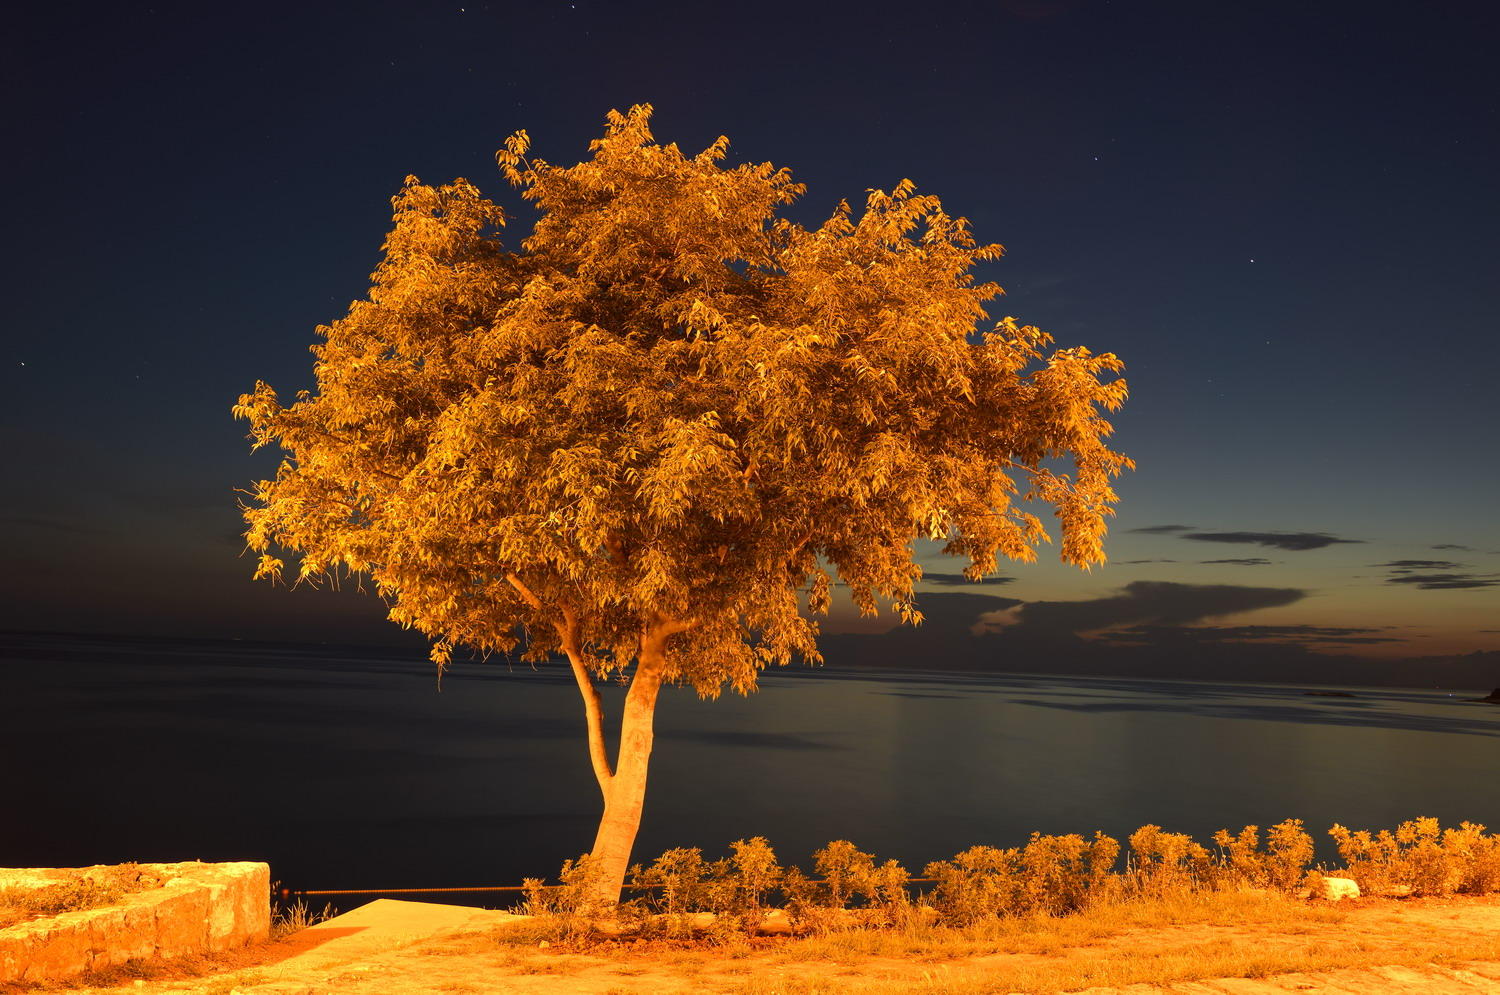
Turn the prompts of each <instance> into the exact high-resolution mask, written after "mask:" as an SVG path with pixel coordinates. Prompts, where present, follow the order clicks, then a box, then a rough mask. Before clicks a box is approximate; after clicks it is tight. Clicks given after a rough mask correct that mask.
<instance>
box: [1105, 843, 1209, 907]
mask: <svg viewBox="0 0 1500 995" xmlns="http://www.w3.org/2000/svg"><path fill="white" fill-rule="evenodd" d="M1126 875H1127V878H1128V882H1129V887H1130V889H1131V890H1132V891H1134V892H1136V893H1137V894H1142V895H1163V894H1166V893H1167V892H1170V891H1175V890H1178V889H1181V888H1196V887H1200V886H1202V885H1204V884H1208V883H1210V882H1211V881H1212V880H1213V877H1214V866H1213V860H1212V859H1211V858H1210V857H1209V855H1208V851H1207V850H1205V849H1204V848H1203V847H1201V846H1199V845H1198V844H1197V843H1195V842H1193V838H1192V837H1191V836H1188V835H1187V834H1186V833H1164V832H1162V830H1161V827H1160V826H1142V827H1141V828H1139V829H1137V830H1136V831H1135V832H1133V833H1131V834H1130V863H1129V866H1128V868H1127V870H1126Z"/></svg>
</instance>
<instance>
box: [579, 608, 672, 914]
mask: <svg viewBox="0 0 1500 995" xmlns="http://www.w3.org/2000/svg"><path fill="white" fill-rule="evenodd" d="M684 628H685V626H683V625H682V624H681V623H674V622H664V621H657V622H655V623H653V624H652V625H651V626H650V627H649V628H648V629H647V630H646V631H645V633H643V634H642V636H641V652H640V656H639V657H638V658H637V660H636V666H635V674H634V675H633V676H632V677H631V679H630V690H629V691H628V692H627V693H626V695H625V711H624V713H623V714H622V715H621V717H620V747H619V750H618V751H617V752H616V754H615V770H614V775H613V776H612V777H610V779H609V783H608V787H607V788H606V789H605V792H604V816H603V817H602V818H601V819H600V820H599V830H598V832H597V833H596V834H595V836H594V847H593V849H592V850H591V851H590V852H589V884H588V896H587V897H588V900H589V901H591V902H597V903H605V904H608V905H616V904H618V903H619V901H620V891H621V889H623V888H624V886H625V872H626V871H627V870H628V869H629V867H630V853H631V850H632V849H633V848H634V847H635V835H636V832H637V831H638V830H639V829H640V827H641V812H642V811H643V810H644V808H645V803H646V769H647V766H648V765H649V763H650V761H651V743H652V738H653V735H654V734H653V732H652V721H653V719H654V718H655V715H656V696H657V693H658V692H659V691H660V690H661V679H662V673H663V671H665V669H666V664H667V658H666V653H665V647H666V642H667V637H668V636H669V635H671V634H672V633H673V632H681V631H682V630H683V629H684Z"/></svg>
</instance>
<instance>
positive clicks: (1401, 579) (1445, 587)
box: [1385, 574, 1500, 591]
mask: <svg viewBox="0 0 1500 995" xmlns="http://www.w3.org/2000/svg"><path fill="white" fill-rule="evenodd" d="M1385 582H1386V583H1387V584H1413V585H1415V586H1416V588H1417V590H1419V591H1457V590H1463V589H1467V588H1474V587H1494V586H1495V585H1497V584H1500V579H1495V578H1494V575H1493V574H1491V575H1482V574H1398V575H1397V576H1394V577H1387V578H1386V581H1385Z"/></svg>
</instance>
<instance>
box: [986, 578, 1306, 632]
mask: <svg viewBox="0 0 1500 995" xmlns="http://www.w3.org/2000/svg"><path fill="white" fill-rule="evenodd" d="M1305 597H1307V592H1306V591H1302V590H1299V589H1297V588H1291V587H1243V586H1239V585H1235V584H1178V583H1173V582H1171V581H1148V580H1138V581H1134V582H1132V583H1130V584H1127V585H1126V586H1125V588H1124V590H1123V591H1121V592H1120V593H1119V594H1116V595H1114V596H1112V597H1107V598H1094V599H1092V600H1089V601H1028V602H1025V603H1023V604H1019V605H1017V606H1015V607H1014V608H1011V609H1009V610H1007V611H1006V612H1004V613H998V612H997V613H991V614H990V616H989V617H988V618H985V619H982V622H983V623H984V624H985V628H986V630H987V631H994V630H995V629H996V628H998V629H1000V630H1002V631H1005V632H1006V633H1007V634H1013V633H1017V632H1028V631H1046V632H1052V633H1058V634H1063V633H1072V634H1078V633H1085V632H1093V631H1097V630H1100V629H1108V628H1113V627H1115V626H1121V625H1187V624H1189V623H1191V622H1197V621H1201V620H1204V619H1210V618H1219V617H1222V616H1225V615H1236V614H1239V613H1240V612H1247V611H1255V610H1256V609H1260V608H1278V607H1280V606H1282V605H1289V604H1292V603H1293V602H1296V601H1301V600H1302V599H1303V598H1305Z"/></svg>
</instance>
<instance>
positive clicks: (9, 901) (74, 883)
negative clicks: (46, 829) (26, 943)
mask: <svg viewBox="0 0 1500 995" xmlns="http://www.w3.org/2000/svg"><path fill="white" fill-rule="evenodd" d="M160 883H161V880H160V879H159V878H157V877H156V876H154V875H152V874H149V873H144V872H142V871H141V868H140V865H139V864H134V863H131V864H119V865H117V866H115V867H105V868H101V869H99V870H73V871H70V872H69V873H68V874H67V875H66V876H65V877H64V878H63V879H62V880H60V881H57V882H55V883H53V884H49V885H46V886H44V887H41V888H10V889H6V890H3V891H0V929H4V928H6V927H7V926H14V925H16V924H18V923H23V922H30V921H31V920H33V919H41V918H45V917H47V916H56V915H62V914H63V913H64V912H81V911H83V910H85V909H95V908H98V907H100V906H101V905H113V904H114V903H115V902H118V901H119V900H120V899H122V898H124V897H125V896H126V895H129V894H132V893H134V892H137V891H145V890H146V889H147V888H154V887H156V886H157V885H158V884H160Z"/></svg>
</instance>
